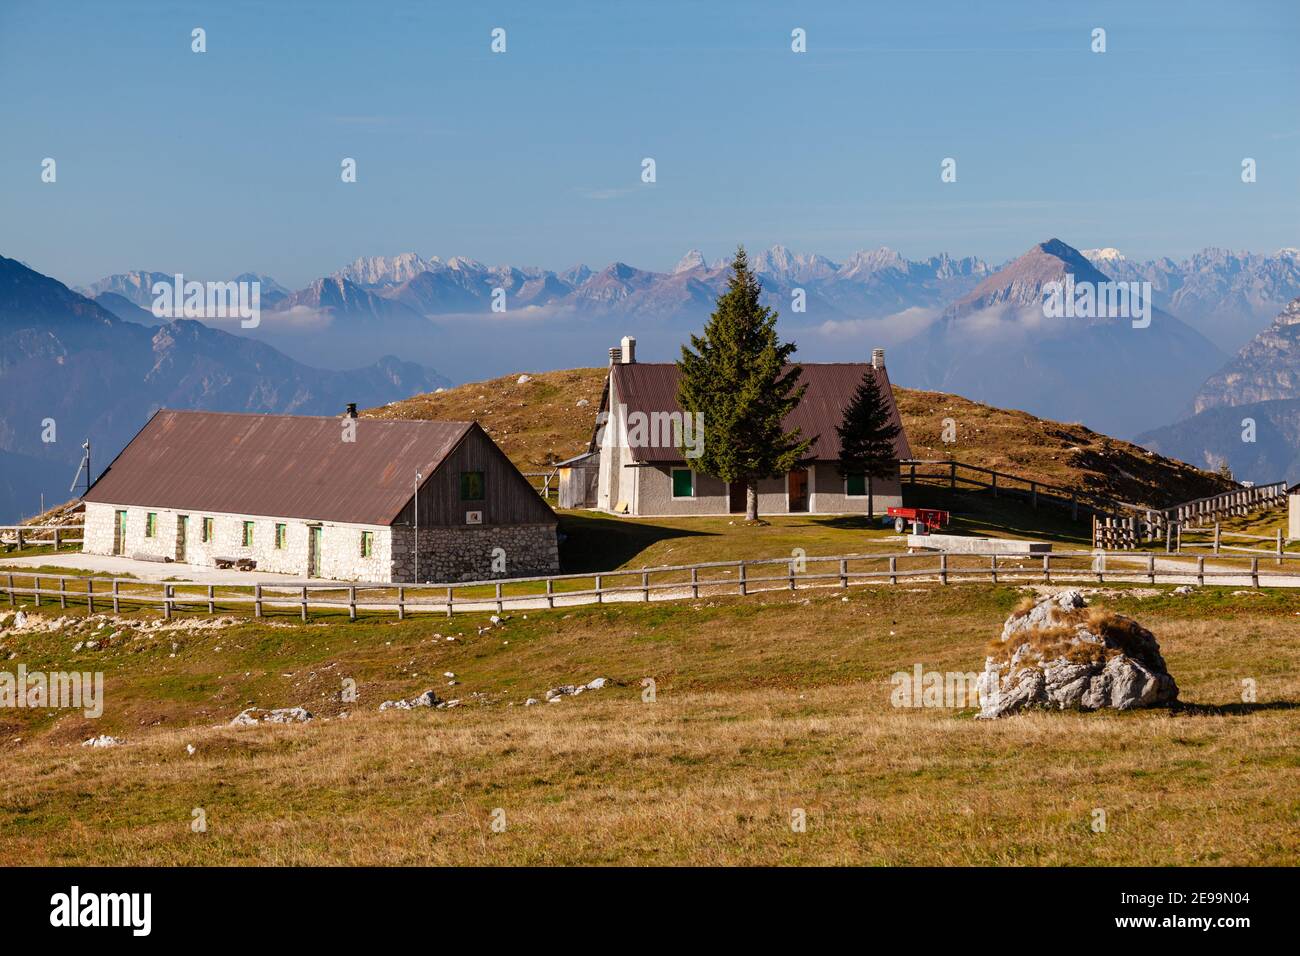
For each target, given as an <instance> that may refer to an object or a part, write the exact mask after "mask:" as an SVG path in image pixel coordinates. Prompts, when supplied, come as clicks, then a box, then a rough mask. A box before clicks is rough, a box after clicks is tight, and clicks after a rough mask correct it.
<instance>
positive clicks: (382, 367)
mask: <svg viewBox="0 0 1300 956" xmlns="http://www.w3.org/2000/svg"><path fill="white" fill-rule="evenodd" d="M118 288H119V289H122V290H123V291H122V292H109V291H108V290H107V289H105V290H102V291H101V293H100V295H115V296H120V297H121V301H122V302H126V298H125V293H126V292H132V291H133V287H132V286H131V285H129V284H123V285H120V286H118ZM132 307H134V306H132ZM155 321H156V320H155ZM446 384H448V382H447V380H446V379H445V378H443V377H442V376H440V375H438V374H437V373H436V372H434V371H432V370H431V369H428V368H425V367H423V366H421V365H417V364H415V363H412V362H408V361H400V360H398V359H396V358H393V357H392V356H387V357H384V358H381V359H380V360H378V361H377V362H375V363H373V364H371V365H369V366H366V367H363V368H358V369H353V370H350V371H336V370H329V371H327V370H322V369H317V368H311V367H309V366H306V365H303V364H302V363H300V362H298V361H295V360H294V359H291V358H289V357H288V356H286V355H284V354H283V353H281V352H279V351H277V350H276V349H274V348H272V347H271V346H269V345H267V344H265V343H263V342H258V341H256V340H254V339H251V338H248V337H242V336H237V335H232V334H230V333H228V332H225V331H222V330H220V329H215V328H210V327H209V326H207V325H205V324H204V323H202V322H198V321H194V320H191V319H179V320H176V321H172V322H160V323H159V324H157V325H144V324H141V323H139V322H135V321H131V320H130V319H123V318H121V317H119V316H118V315H116V314H114V313H113V312H111V311H109V310H108V309H106V308H104V307H103V306H102V305H100V304H99V303H98V302H96V301H94V300H92V299H89V298H87V297H85V296H83V295H79V294H77V293H75V292H73V291H72V290H70V289H68V288H67V287H66V286H64V285H63V284H62V283H60V282H58V281H57V280H55V279H52V278H49V277H48V276H44V275H41V274H40V273H38V272H35V271H33V270H32V269H30V268H28V267H26V266H24V265H23V264H22V263H20V262H18V261H16V260H13V259H6V258H4V257H0V455H2V456H4V460H3V461H2V462H0V465H3V469H4V473H5V480H4V481H2V482H0V523H7V521H6V519H8V520H12V519H14V518H16V517H18V516H19V515H20V514H31V513H34V512H35V511H36V510H37V508H38V506H39V501H40V497H39V496H40V493H41V492H44V493H45V494H46V500H47V501H54V500H63V499H64V498H66V497H67V484H68V483H70V482H71V479H72V474H73V471H74V470H75V467H76V464H77V462H78V461H79V460H80V457H81V442H82V441H83V440H85V439H86V438H87V437H89V438H91V440H92V444H93V449H92V451H94V452H95V453H96V454H95V457H94V458H93V459H92V461H93V463H94V464H96V465H97V468H96V471H98V470H99V469H101V468H102V467H103V465H104V464H106V463H107V461H108V460H109V458H110V457H111V456H112V455H114V454H116V453H117V451H118V450H119V449H120V448H121V447H122V446H123V445H124V444H125V443H126V442H127V441H128V440H129V439H130V438H131V436H132V435H134V434H135V433H136V432H137V431H138V430H139V429H140V428H141V427H142V426H143V425H144V423H145V421H146V420H147V419H148V417H149V416H150V415H151V414H152V413H153V412H154V411H155V410H157V409H158V408H160V407H164V406H165V407H170V408H204V409H211V410H219V411H249V412H296V413H301V414H318V415H323V414H338V413H340V412H341V411H342V410H343V408H344V406H345V405H346V403H348V402H358V403H362V404H367V405H368V404H374V403H386V402H389V401H393V400H395V399H398V398H406V397H407V396H409V395H411V394H412V393H415V392H422V391H430V390H432V389H435V388H438V387H441V386H443V385H446ZM33 462H40V463H42V464H41V466H40V467H36V466H34V465H33ZM51 474H63V475H65V476H66V478H65V479H64V480H61V481H59V482H57V483H56V485H55V486H53V487H52V486H51V485H50V477H51ZM60 486H61V487H60Z"/></svg>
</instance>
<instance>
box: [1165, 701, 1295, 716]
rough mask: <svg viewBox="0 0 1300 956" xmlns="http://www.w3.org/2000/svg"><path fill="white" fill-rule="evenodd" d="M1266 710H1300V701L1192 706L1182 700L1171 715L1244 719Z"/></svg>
mask: <svg viewBox="0 0 1300 956" xmlns="http://www.w3.org/2000/svg"><path fill="white" fill-rule="evenodd" d="M1265 710H1300V701H1294V700H1266V701H1262V702H1257V703H1252V704H1247V703H1241V704H1191V703H1184V702H1183V701H1181V700H1180V701H1175V702H1174V703H1173V704H1171V705H1170V707H1169V712H1170V713H1171V714H1186V715H1187V716H1189V717H1244V716H1246V715H1247V714H1254V713H1258V712H1260V711H1265Z"/></svg>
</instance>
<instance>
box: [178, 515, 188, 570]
mask: <svg viewBox="0 0 1300 956" xmlns="http://www.w3.org/2000/svg"><path fill="white" fill-rule="evenodd" d="M189 538H190V516H189V515H177V516H176V560H177V561H179V562H180V563H181V564H186V563H188V562H186V560H185V549H186V546H187V545H188V544H189Z"/></svg>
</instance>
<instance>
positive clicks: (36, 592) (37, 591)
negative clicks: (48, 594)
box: [32, 575, 41, 607]
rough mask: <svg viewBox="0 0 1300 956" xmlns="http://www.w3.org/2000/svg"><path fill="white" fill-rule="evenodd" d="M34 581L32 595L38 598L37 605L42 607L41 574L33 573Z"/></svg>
mask: <svg viewBox="0 0 1300 956" xmlns="http://www.w3.org/2000/svg"><path fill="white" fill-rule="evenodd" d="M32 581H33V582H34V584H33V585H32V597H34V598H35V599H36V606H37V607H40V606H41V579H40V576H39V575H33V576H32Z"/></svg>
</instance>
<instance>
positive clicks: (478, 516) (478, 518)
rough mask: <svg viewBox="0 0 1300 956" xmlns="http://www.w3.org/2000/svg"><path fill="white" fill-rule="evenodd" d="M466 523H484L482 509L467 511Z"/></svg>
mask: <svg viewBox="0 0 1300 956" xmlns="http://www.w3.org/2000/svg"><path fill="white" fill-rule="evenodd" d="M465 523H466V524H482V523H483V512H481V511H466V512H465Z"/></svg>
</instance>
